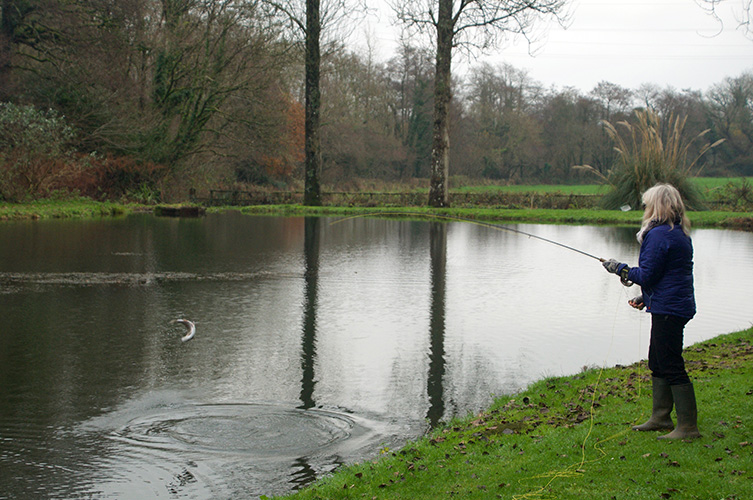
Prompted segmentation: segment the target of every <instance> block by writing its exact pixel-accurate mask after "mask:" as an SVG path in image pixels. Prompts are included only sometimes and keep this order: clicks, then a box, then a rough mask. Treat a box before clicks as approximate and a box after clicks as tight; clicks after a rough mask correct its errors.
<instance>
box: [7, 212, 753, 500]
mask: <svg viewBox="0 0 753 500" xmlns="http://www.w3.org/2000/svg"><path fill="white" fill-rule="evenodd" d="M510 227H515V228H517V229H519V230H522V231H526V232H529V233H532V234H536V235H538V236H541V237H545V238H549V239H552V240H555V241H558V242H561V243H563V244H567V245H570V246H573V247H575V248H578V249H580V250H583V251H585V252H588V253H590V254H593V255H597V256H601V257H605V258H610V257H614V258H617V259H619V260H623V261H626V262H628V263H630V264H635V263H636V261H637V255H638V244H637V243H636V242H635V231H636V229H637V228H610V227H587V226H578V227H570V226H542V225H520V226H510ZM693 241H694V245H695V278H696V289H697V291H696V298H697V302H698V306H699V314H698V315H697V317H696V318H695V319H693V320H692V321H691V322H690V323H689V324H688V326H687V329H686V344H688V343H693V342H698V341H701V340H704V339H707V338H710V337H713V336H715V335H718V334H720V333H726V332H730V331H734V330H739V329H743V328H747V327H749V326H750V325H751V323H752V322H753V305H751V301H750V289H749V287H750V283H751V282H752V281H753V234H750V233H744V232H734V231H720V230H695V231H694V232H693ZM637 293H638V289H637V287H633V288H625V287H623V286H621V285H620V284H619V280H618V279H616V277H614V276H613V275H609V274H607V273H606V272H605V271H604V270H603V268H602V266H601V264H600V263H599V262H598V261H596V260H594V259H591V258H588V257H586V256H584V255H582V254H578V253H576V252H571V251H569V250H567V249H564V248H562V247H558V246H555V245H551V244H549V243H546V242H542V241H539V240H536V239H533V238H529V237H526V236H523V235H520V234H515V233H511V232H508V231H504V230H498V229H490V228H487V227H481V226H478V225H474V224H469V223H464V222H451V223H444V222H417V221H404V220H394V219H393V220H390V219H366V218H357V219H349V220H341V221H340V220H338V219H327V218H323V219H316V218H278V217H251V216H243V215H240V214H238V213H227V214H223V215H212V216H207V217H205V218H201V219H160V218H155V217H152V216H147V215H134V216H130V217H127V218H123V219H116V220H95V221H38V222H4V223H2V224H0V318H2V324H0V498H2V499H10V498H13V499H15V498H19V499H21V498H24V499H25V498H74V497H76V498H90V497H94V498H118V499H121V498H127V499H130V498H133V499H141V498H195V499H206V498H239V497H241V498H255V497H258V496H260V495H272V494H276V493H282V492H286V491H290V490H292V489H295V488H297V487H299V486H300V485H303V484H307V483H309V482H311V481H312V480H313V479H315V478H316V477H319V476H321V475H322V474H325V473H327V472H328V471H331V470H333V469H335V468H336V467H337V466H338V465H340V464H342V463H352V462H355V461H362V460H366V459H369V458H372V457H374V456H376V455H378V454H379V451H380V450H381V449H384V448H385V447H389V448H394V447H396V446H399V445H400V444H402V443H404V442H405V441H406V440H408V439H412V438H415V437H417V436H419V435H421V434H422V433H423V432H425V431H426V430H427V429H428V428H429V427H430V426H431V425H435V424H436V423H437V422H440V421H443V420H447V419H449V418H451V417H453V416H455V415H460V416H462V415H465V414H467V413H468V412H476V411H478V410H480V409H483V408H484V407H486V406H487V405H488V404H489V403H490V402H491V400H492V398H493V396H494V395H501V394H504V393H511V392H514V391H517V390H519V389H521V388H523V387H525V386H526V385H528V384H529V383H531V382H532V381H535V380H538V379H541V378H544V377H549V376H557V375H565V374H572V373H575V372H578V371H579V370H581V369H582V367H584V366H589V367H590V366H602V365H609V366H611V365H614V364H616V363H622V364H627V363H631V362H634V361H637V360H639V359H645V357H646V351H647V344H648V336H649V326H650V318H649V317H648V315H647V314H645V313H640V312H637V311H635V310H633V309H631V308H630V307H629V306H628V305H627V303H626V302H627V300H628V298H630V297H632V296H633V295H635V294H637ZM181 317H182V318H188V319H190V320H192V321H194V322H195V323H196V330H197V331H196V337H195V338H194V339H193V340H191V341H189V342H185V343H184V342H181V340H180V338H181V336H182V335H183V334H184V330H183V328H182V327H181V326H180V325H175V324H173V323H171V321H172V320H174V319H176V318H181Z"/></svg>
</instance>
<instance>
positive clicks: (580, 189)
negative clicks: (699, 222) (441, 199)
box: [452, 177, 753, 195]
mask: <svg viewBox="0 0 753 500" xmlns="http://www.w3.org/2000/svg"><path fill="white" fill-rule="evenodd" d="M741 179H742V177H696V178H694V179H693V182H694V183H695V184H696V185H698V187H699V188H701V190H702V191H711V190H714V189H718V188H721V187H724V186H726V185H727V184H729V183H730V182H731V183H733V184H740V182H741ZM746 179H747V180H748V182H749V183H752V184H753V177H746ZM608 189H609V188H608V186H606V185H604V184H579V185H574V186H566V185H550V184H535V185H513V186H464V187H459V188H456V189H452V191H453V192H459V193H487V192H496V191H502V192H505V193H530V192H536V193H562V194H594V195H598V194H604V193H606V191H607V190H608Z"/></svg>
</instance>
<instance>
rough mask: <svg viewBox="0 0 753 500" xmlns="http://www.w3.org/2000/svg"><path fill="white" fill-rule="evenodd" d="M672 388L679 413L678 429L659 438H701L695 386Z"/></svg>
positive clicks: (684, 385) (674, 386)
mask: <svg viewBox="0 0 753 500" xmlns="http://www.w3.org/2000/svg"><path fill="white" fill-rule="evenodd" d="M671 388H672V397H673V398H674V400H675V410H676V412H677V427H675V430H673V431H672V432H670V433H669V434H666V435H664V436H659V439H694V438H697V437H701V433H700V432H698V409H697V408H696V403H695V390H694V389H693V384H692V383H691V384H683V385H673V386H671Z"/></svg>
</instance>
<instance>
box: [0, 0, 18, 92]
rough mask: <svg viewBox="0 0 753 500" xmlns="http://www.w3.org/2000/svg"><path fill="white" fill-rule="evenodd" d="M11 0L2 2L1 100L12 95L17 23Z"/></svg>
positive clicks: (0, 18)
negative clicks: (14, 36) (12, 64)
mask: <svg viewBox="0 0 753 500" xmlns="http://www.w3.org/2000/svg"><path fill="white" fill-rule="evenodd" d="M12 10H13V5H11V1H10V0H3V1H2V4H0V101H9V100H10V97H11V54H12V53H13V31H14V30H15V23H14V20H13V17H14V16H13V15H12Z"/></svg>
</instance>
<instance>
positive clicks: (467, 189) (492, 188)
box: [450, 184, 609, 195]
mask: <svg viewBox="0 0 753 500" xmlns="http://www.w3.org/2000/svg"><path fill="white" fill-rule="evenodd" d="M608 189H609V188H608V187H607V186H606V185H603V184H577V185H572V186H566V185H550V184H535V185H512V186H497V185H486V186H463V187H458V188H456V189H451V190H450V191H452V192H458V193H487V192H497V191H499V192H503V193H559V194H583V195H602V194H604V193H606V192H607V190H608Z"/></svg>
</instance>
